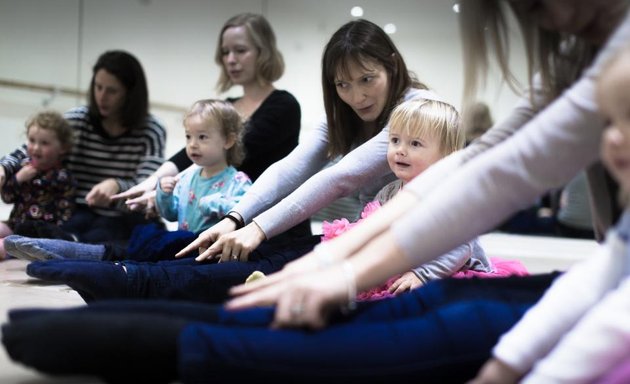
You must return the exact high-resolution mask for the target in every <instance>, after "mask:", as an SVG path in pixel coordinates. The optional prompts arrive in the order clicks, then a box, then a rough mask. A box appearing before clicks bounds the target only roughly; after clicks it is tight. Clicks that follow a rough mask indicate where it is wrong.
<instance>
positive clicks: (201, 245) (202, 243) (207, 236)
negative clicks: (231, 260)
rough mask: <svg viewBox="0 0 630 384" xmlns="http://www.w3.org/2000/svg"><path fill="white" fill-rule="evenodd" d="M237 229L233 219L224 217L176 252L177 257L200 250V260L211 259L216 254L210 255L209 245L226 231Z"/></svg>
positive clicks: (198, 257) (198, 258)
mask: <svg viewBox="0 0 630 384" xmlns="http://www.w3.org/2000/svg"><path fill="white" fill-rule="evenodd" d="M235 229H236V224H234V222H233V221H231V220H229V219H223V220H221V221H219V222H218V223H216V224H215V225H213V226H212V227H210V228H208V229H206V230H205V231H203V232H201V233H200V234H199V236H197V238H196V239H195V240H194V241H193V242H192V243H190V244H188V245H187V246H186V247H185V248H184V249H182V250H181V251H179V252H177V254H175V257H182V256H184V255H187V254H189V253H190V252H192V251H195V250H198V251H199V256H197V260H198V261H201V260H206V259H210V258H212V257H213V256H214V254H213V255H210V254H209V253H208V252H207V251H208V247H210V246H211V245H212V244H214V242H215V241H217V239H218V238H219V237H220V236H222V235H224V234H226V233H230V232H233V231H234V230H235Z"/></svg>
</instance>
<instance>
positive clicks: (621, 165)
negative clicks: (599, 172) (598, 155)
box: [613, 159, 630, 170]
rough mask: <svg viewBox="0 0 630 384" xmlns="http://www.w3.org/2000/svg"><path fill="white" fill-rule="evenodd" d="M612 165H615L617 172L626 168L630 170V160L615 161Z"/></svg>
mask: <svg viewBox="0 0 630 384" xmlns="http://www.w3.org/2000/svg"><path fill="white" fill-rule="evenodd" d="M613 163H614V165H615V168H617V169H619V170H627V169H628V168H630V160H626V159H615V160H613Z"/></svg>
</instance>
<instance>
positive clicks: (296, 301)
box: [271, 291, 327, 329]
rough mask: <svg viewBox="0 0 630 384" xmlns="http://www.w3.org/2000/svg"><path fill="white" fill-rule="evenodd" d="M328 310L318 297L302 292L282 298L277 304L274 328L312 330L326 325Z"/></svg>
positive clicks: (272, 324) (272, 325)
mask: <svg viewBox="0 0 630 384" xmlns="http://www.w3.org/2000/svg"><path fill="white" fill-rule="evenodd" d="M326 315H327V313H326V310H325V308H324V305H323V303H322V302H321V300H320V299H319V298H318V297H314V296H312V295H303V294H302V293H301V292H299V291H298V292H296V293H295V294H292V295H291V294H288V295H284V296H282V297H281V298H280V299H279V300H278V303H277V304H276V312H275V316H274V320H273V322H272V323H271V327H272V328H304V327H306V328H312V329H320V328H323V327H324V325H326V317H327V316H326Z"/></svg>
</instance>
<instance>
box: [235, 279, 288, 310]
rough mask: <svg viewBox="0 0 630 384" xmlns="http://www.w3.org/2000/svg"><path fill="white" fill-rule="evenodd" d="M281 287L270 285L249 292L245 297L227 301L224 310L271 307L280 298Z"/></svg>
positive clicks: (279, 285)
mask: <svg viewBox="0 0 630 384" xmlns="http://www.w3.org/2000/svg"><path fill="white" fill-rule="evenodd" d="M263 280H264V279H263ZM252 284H253V283H252ZM281 286H283V284H276V285H271V286H268V287H265V288H262V289H259V290H257V291H254V292H251V293H249V294H247V295H243V296H239V297H236V298H234V299H231V300H229V301H228V302H227V303H226V304H225V308H226V309H228V310H240V309H245V308H252V307H258V306H268V305H272V304H274V303H275V302H276V301H277V299H278V297H279V296H280V292H281V290H282V288H281Z"/></svg>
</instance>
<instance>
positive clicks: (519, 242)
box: [0, 234, 596, 384]
mask: <svg viewBox="0 0 630 384" xmlns="http://www.w3.org/2000/svg"><path fill="white" fill-rule="evenodd" d="M481 244H482V246H483V247H484V249H485V250H486V253H487V254H488V256H499V257H503V258H506V259H519V260H521V261H522V262H523V263H524V264H525V266H526V267H527V268H528V270H529V271H530V272H531V273H536V272H546V271H550V270H566V268H568V267H569V266H570V265H571V264H573V263H574V262H576V261H578V260H581V259H583V258H585V257H587V256H588V255H590V254H591V252H592V251H593V250H594V249H595V247H596V243H595V242H594V241H585V240H569V239H557V238H543V237H531V236H518V235H506V234H489V235H485V236H482V237H481ZM26 265H27V262H25V261H21V260H16V259H11V260H6V261H2V262H0V322H2V323H4V322H5V321H6V318H7V311H8V310H9V309H11V308H18V307H69V306H77V305H85V303H84V302H83V300H82V299H81V298H80V297H79V295H78V294H77V293H76V292H75V291H73V290H71V289H70V288H68V287H67V286H64V285H52V284H45V283H42V282H41V281H38V280H34V279H31V278H29V277H28V276H27V275H26V273H25V272H24V271H25V267H26ZM61 383H64V384H66V383H70V384H74V383H76V384H79V383H81V384H92V383H99V382H98V381H95V380H93V379H85V378H72V379H71V378H67V377H63V378H51V377H49V376H44V375H41V374H39V373H37V372H35V371H33V370H31V369H28V368H25V367H23V366H21V365H19V364H16V363H14V362H12V361H11V360H10V359H9V357H8V356H7V354H6V352H5V350H4V348H0V384H61Z"/></svg>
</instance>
